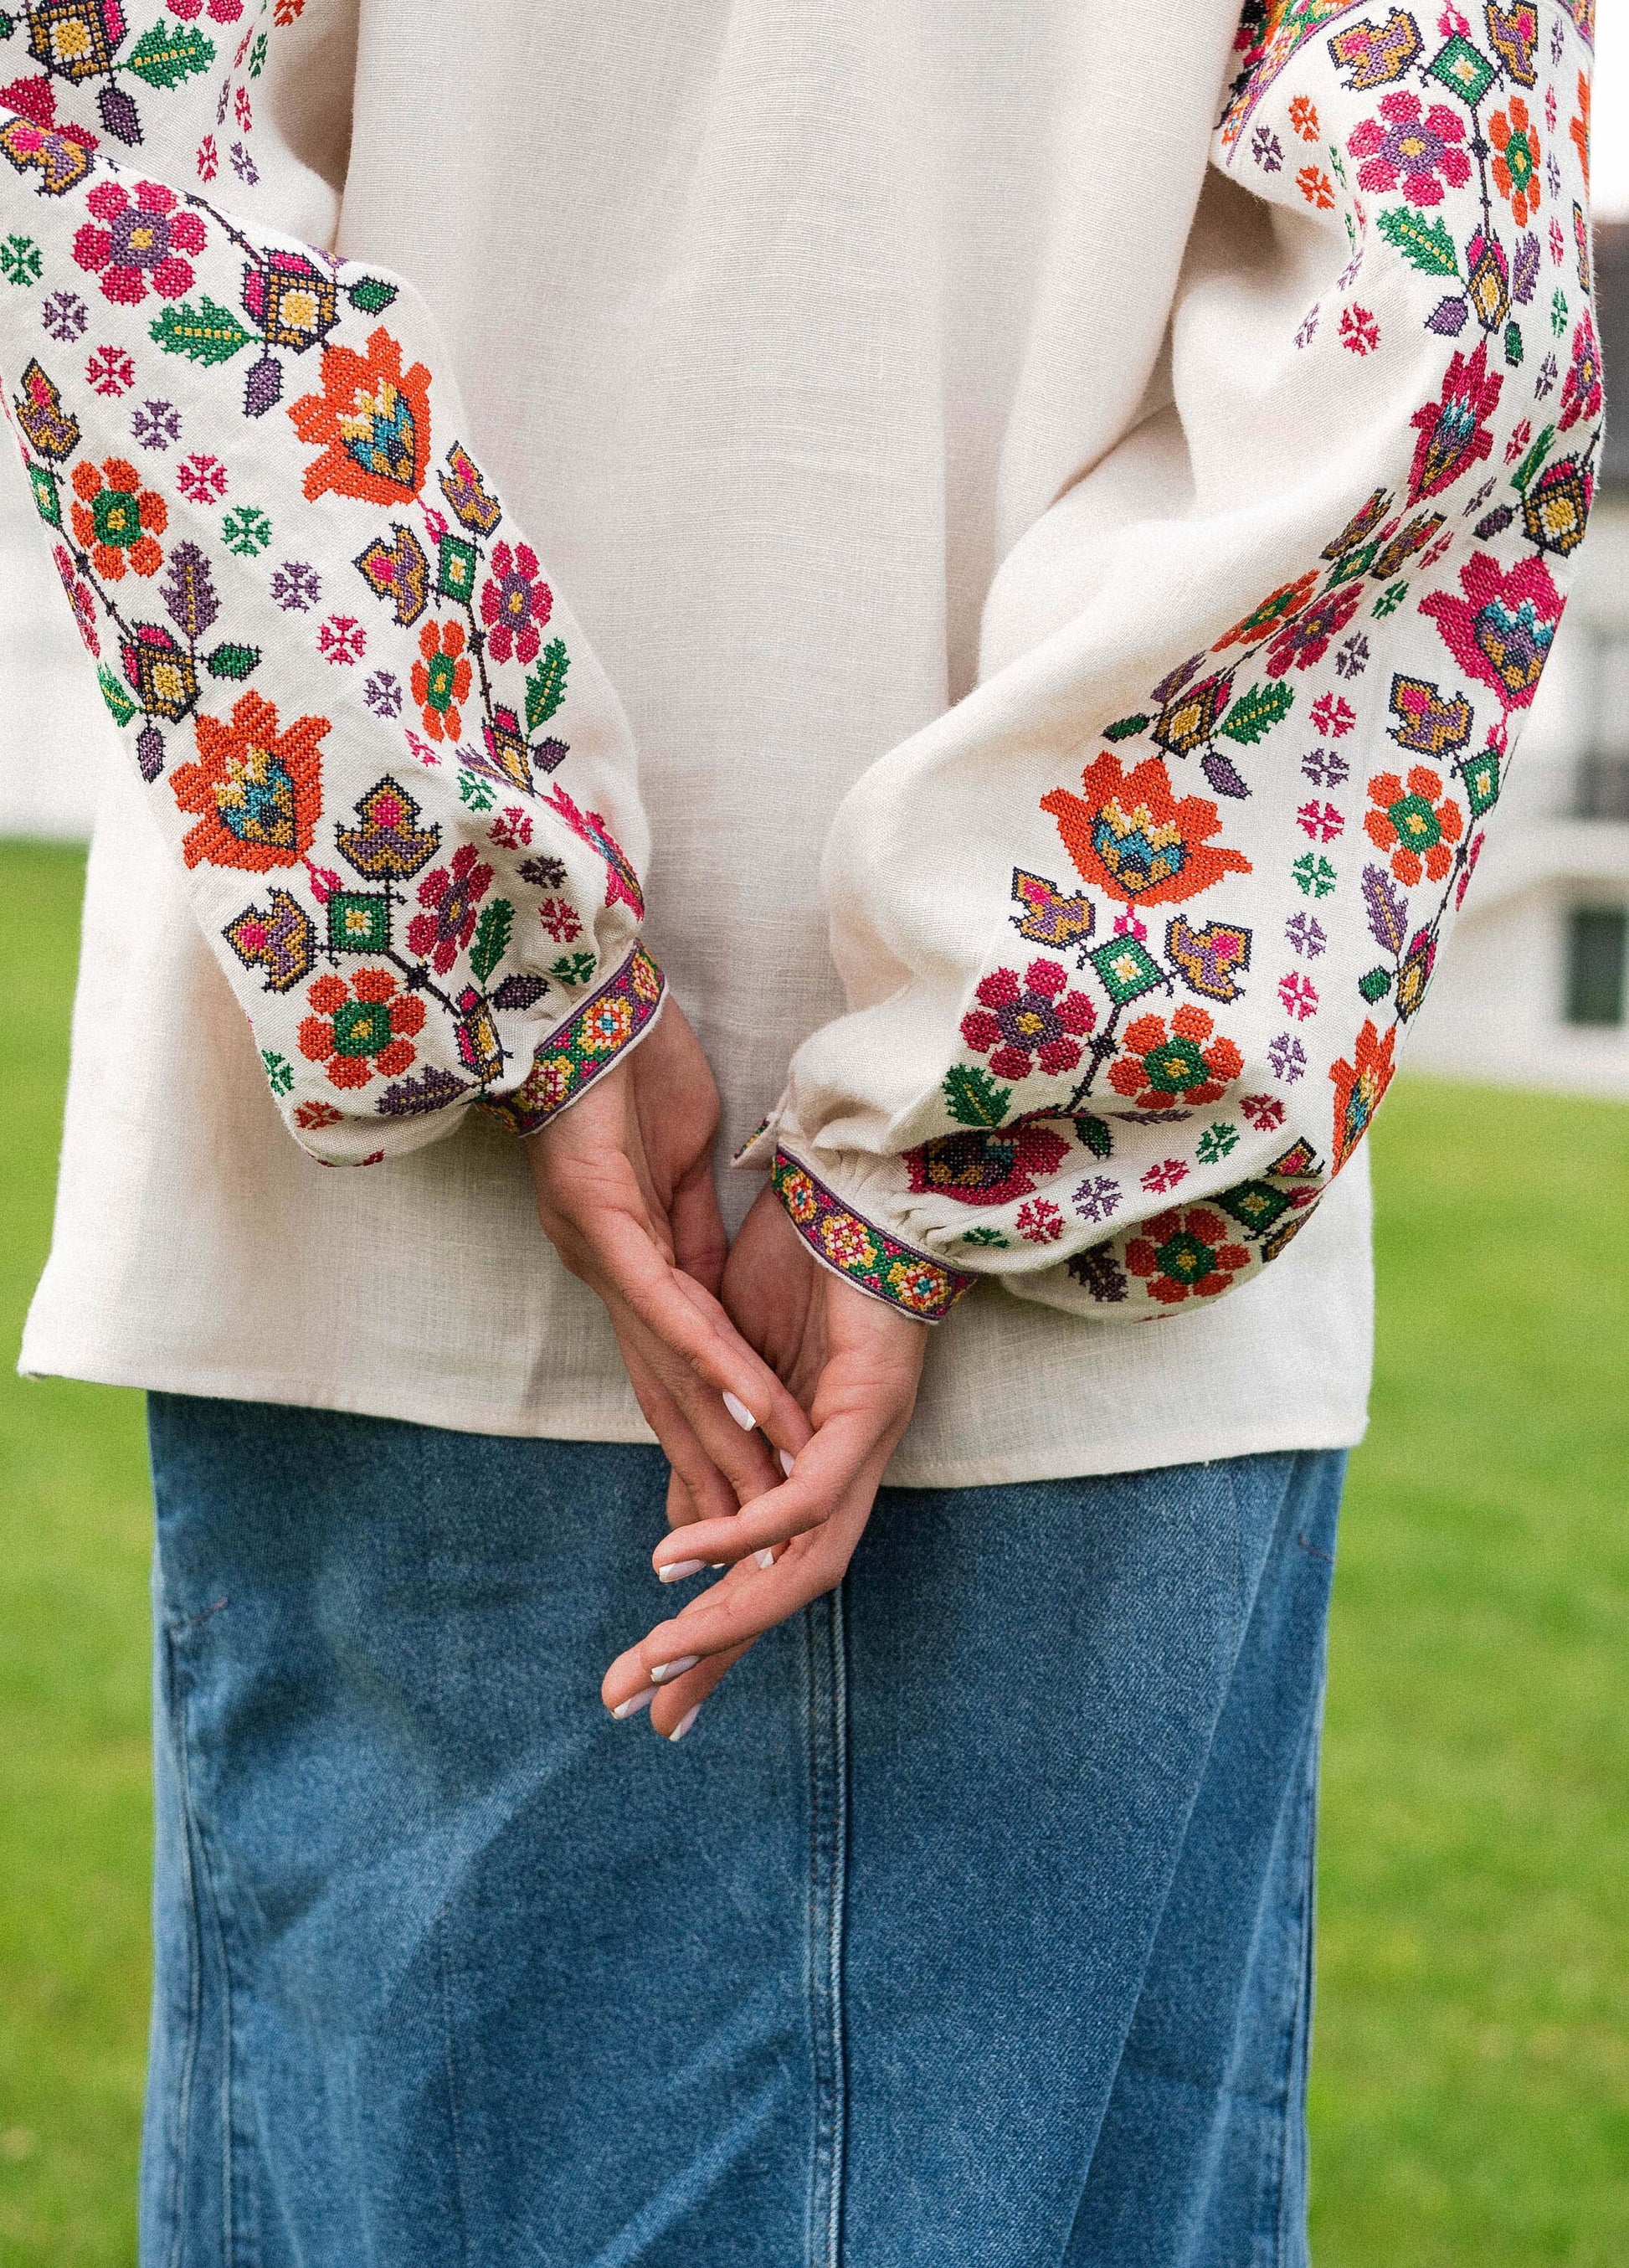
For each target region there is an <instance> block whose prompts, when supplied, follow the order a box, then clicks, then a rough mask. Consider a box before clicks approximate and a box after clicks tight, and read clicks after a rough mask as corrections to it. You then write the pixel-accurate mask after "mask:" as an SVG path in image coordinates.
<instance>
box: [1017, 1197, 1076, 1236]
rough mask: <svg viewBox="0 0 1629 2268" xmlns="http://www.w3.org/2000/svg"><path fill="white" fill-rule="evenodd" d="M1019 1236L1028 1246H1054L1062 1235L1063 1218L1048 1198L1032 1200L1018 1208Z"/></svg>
mask: <svg viewBox="0 0 1629 2268" xmlns="http://www.w3.org/2000/svg"><path fill="white" fill-rule="evenodd" d="M1017 1227H1018V1233H1019V1234H1020V1235H1021V1237H1022V1238H1023V1239H1024V1240H1025V1241H1026V1242H1027V1243H1029V1244H1056V1243H1057V1241H1058V1238H1059V1237H1060V1236H1061V1235H1062V1234H1063V1233H1064V1217H1063V1215H1062V1213H1061V1212H1059V1211H1058V1207H1057V1206H1056V1205H1055V1204H1052V1202H1051V1201H1050V1198H1048V1197H1035V1198H1032V1199H1031V1201H1030V1202H1029V1204H1021V1205H1020V1206H1019V1208H1018V1217H1017Z"/></svg>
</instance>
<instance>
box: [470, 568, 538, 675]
mask: <svg viewBox="0 0 1629 2268" xmlns="http://www.w3.org/2000/svg"><path fill="white" fill-rule="evenodd" d="M553 607H554V600H553V597H552V595H551V594H550V592H549V585H548V584H547V583H544V582H540V581H539V579H538V562H537V554H536V552H535V551H534V550H533V549H532V547H531V545H530V544H529V543H517V544H516V545H515V546H514V548H513V549H510V547H509V545H508V544H506V543H495V544H494V545H493V547H492V572H491V573H490V575H489V576H488V577H487V578H486V581H485V582H484V584H483V585H482V588H481V619H482V621H483V622H484V623H485V624H486V626H487V644H488V645H489V646H490V648H491V651H492V659H494V660H495V661H507V660H508V659H509V658H510V656H511V654H512V655H513V656H514V658H515V659H516V660H518V661H520V662H524V663H526V664H527V665H528V666H529V665H530V664H531V663H532V662H534V661H535V660H536V659H537V647H538V637H537V633H538V631H539V630H541V629H542V626H543V624H544V623H545V622H547V621H548V620H549V614H550V612H551V611H552V609H553Z"/></svg>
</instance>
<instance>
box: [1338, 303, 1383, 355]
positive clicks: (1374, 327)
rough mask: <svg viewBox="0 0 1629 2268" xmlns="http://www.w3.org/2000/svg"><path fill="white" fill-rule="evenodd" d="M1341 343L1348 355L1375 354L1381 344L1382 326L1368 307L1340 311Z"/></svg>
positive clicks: (1345, 308)
mask: <svg viewBox="0 0 1629 2268" xmlns="http://www.w3.org/2000/svg"><path fill="white" fill-rule="evenodd" d="M1340 342H1341V344H1342V346H1344V347H1345V350H1346V351H1347V353H1348V354H1354V355H1367V354H1373V353H1374V351H1375V348H1376V347H1377V346H1378V345H1379V344H1380V325H1379V324H1378V323H1377V322H1376V321H1375V318H1374V316H1373V315H1371V314H1370V313H1369V311H1368V309H1367V307H1343V308H1342V309H1341V311H1340Z"/></svg>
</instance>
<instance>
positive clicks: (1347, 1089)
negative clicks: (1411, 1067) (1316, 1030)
mask: <svg viewBox="0 0 1629 2268" xmlns="http://www.w3.org/2000/svg"><path fill="white" fill-rule="evenodd" d="M1396 1049H1397V1026H1396V1025H1395V1024H1388V1025H1387V1027H1386V1036H1385V1038H1384V1039H1383V1040H1382V1038H1381V1036H1380V1033H1379V1031H1378V1030H1377V1029H1376V1027H1375V1025H1374V1024H1373V1023H1372V1022H1368V1021H1366V1022H1365V1024H1364V1026H1363V1029H1362V1030H1361V1031H1360V1033H1359V1034H1358V1043H1357V1045H1356V1047H1355V1048H1353V1051H1352V1054H1353V1060H1352V1061H1351V1062H1350V1063H1347V1062H1346V1061H1345V1059H1344V1058H1343V1059H1342V1060H1341V1061H1340V1062H1338V1063H1334V1064H1330V1079H1332V1080H1333V1081H1334V1083H1335V1162H1334V1167H1333V1169H1332V1170H1333V1171H1334V1172H1335V1173H1337V1174H1338V1173H1339V1171H1340V1169H1341V1167H1343V1166H1344V1165H1345V1162H1346V1160H1347V1159H1348V1158H1349V1157H1351V1155H1352V1153H1353V1151H1354V1150H1355V1149H1356V1148H1357V1146H1358V1145H1359V1143H1360V1141H1361V1140H1362V1139H1363V1137H1364V1136H1365V1135H1366V1134H1367V1132H1368V1130H1369V1127H1370V1124H1371V1123H1372V1122H1373V1120H1374V1116H1375V1112H1376V1111H1377V1110H1378V1109H1379V1108H1380V1106H1381V1102H1382V1100H1383V1098H1384V1095H1385V1092H1386V1089H1387V1088H1388V1087H1389V1086H1390V1084H1391V1074H1392V1071H1393V1069H1394V1067H1395V1066H1394V1064H1393V1062H1392V1057H1393V1055H1394V1054H1395V1052H1396Z"/></svg>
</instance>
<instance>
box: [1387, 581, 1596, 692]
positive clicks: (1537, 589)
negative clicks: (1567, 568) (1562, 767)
mask: <svg viewBox="0 0 1629 2268" xmlns="http://www.w3.org/2000/svg"><path fill="white" fill-rule="evenodd" d="M1459 586H1460V589H1461V590H1462V591H1463V593H1464V596H1463V598H1459V599H1456V597H1455V596H1454V594H1453V593H1452V592H1450V591H1433V592H1432V593H1431V594H1430V596H1429V597H1428V598H1425V599H1422V600H1420V602H1419V611H1420V613H1421V614H1422V615H1431V616H1432V617H1433V619H1434V622H1435V623H1436V626H1437V629H1438V630H1439V631H1440V632H1441V637H1442V640H1443V643H1444V644H1446V646H1447V647H1448V652H1450V653H1451V654H1452V655H1453V657H1454V659H1455V660H1456V662H1457V663H1458V664H1459V666H1460V667H1461V668H1462V669H1463V670H1464V671H1465V672H1466V673H1467V674H1469V675H1470V676H1471V677H1474V678H1476V679H1478V681H1480V682H1481V683H1482V684H1484V685H1486V686H1489V687H1491V688H1492V689H1493V691H1494V692H1495V693H1497V694H1498V696H1499V697H1500V701H1501V702H1502V703H1504V705H1505V707H1506V708H1507V709H1525V708H1527V707H1528V705H1529V703H1530V702H1531V700H1532V698H1533V696H1534V694H1535V693H1536V692H1537V689H1538V681H1539V678H1540V677H1541V676H1542V675H1543V674H1544V664H1545V662H1546V661H1547V660H1548V659H1549V658H1550V648H1551V646H1552V644H1553V643H1554V641H1555V634H1556V625H1557V623H1558V622H1559V621H1560V619H1561V593H1559V591H1558V590H1557V589H1556V586H1555V585H1554V584H1553V583H1552V581H1551V579H1550V571H1549V569H1548V568H1547V567H1546V566H1545V565H1544V561H1543V560H1542V559H1523V560H1522V561H1520V562H1519V563H1517V565H1515V567H1512V568H1511V569H1510V570H1509V571H1508V572H1505V571H1501V569H1500V564H1499V562H1498V560H1497V559H1496V558H1495V557H1494V556H1493V553H1492V552H1491V551H1478V552H1477V553H1476V554H1475V555H1474V556H1473V557H1472V558H1471V559H1470V560H1469V561H1468V562H1467V563H1466V564H1465V565H1464V566H1463V567H1462V568H1461V569H1460V571H1459Z"/></svg>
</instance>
